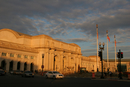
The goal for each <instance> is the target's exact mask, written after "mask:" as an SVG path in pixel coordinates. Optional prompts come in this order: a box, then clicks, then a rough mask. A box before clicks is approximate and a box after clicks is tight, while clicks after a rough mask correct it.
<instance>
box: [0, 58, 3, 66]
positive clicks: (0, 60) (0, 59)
mask: <svg viewBox="0 0 130 87" xmlns="http://www.w3.org/2000/svg"><path fill="white" fill-rule="evenodd" d="M2 60H3V59H2V58H0V67H1V62H2Z"/></svg>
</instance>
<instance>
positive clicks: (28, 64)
mask: <svg viewBox="0 0 130 87" xmlns="http://www.w3.org/2000/svg"><path fill="white" fill-rule="evenodd" d="M27 70H28V71H30V63H27Z"/></svg>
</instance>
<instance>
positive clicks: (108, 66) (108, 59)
mask: <svg viewBox="0 0 130 87" xmlns="http://www.w3.org/2000/svg"><path fill="white" fill-rule="evenodd" d="M106 35H107V71H108V69H109V55H108V30H107V31H106Z"/></svg>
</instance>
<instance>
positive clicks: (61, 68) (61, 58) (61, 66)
mask: <svg viewBox="0 0 130 87" xmlns="http://www.w3.org/2000/svg"><path fill="white" fill-rule="evenodd" d="M60 71H61V72H63V52H60Z"/></svg>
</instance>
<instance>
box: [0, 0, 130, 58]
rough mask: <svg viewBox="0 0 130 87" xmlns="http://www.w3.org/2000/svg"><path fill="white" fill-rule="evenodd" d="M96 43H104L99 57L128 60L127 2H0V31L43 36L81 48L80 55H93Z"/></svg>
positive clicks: (129, 12)
mask: <svg viewBox="0 0 130 87" xmlns="http://www.w3.org/2000/svg"><path fill="white" fill-rule="evenodd" d="M96 24H98V35H99V42H101V43H103V42H104V43H105V46H104V50H103V58H104V59H106V58H107V37H106V31H107V30H108V35H109V37H110V42H108V54H109V59H114V58H115V47H114V46H115V44H114V35H115V36H116V42H117V44H116V46H117V47H116V52H119V49H120V50H121V51H122V52H123V54H124V55H123V56H124V58H123V59H130V0H0V29H3V28H9V29H12V30H15V31H17V32H21V33H25V34H29V35H32V36H34V35H40V34H45V35H49V36H51V37H52V38H53V39H56V40H59V41H63V42H65V43H75V44H77V45H79V46H80V47H81V52H82V56H91V55H96V54H97V33H96Z"/></svg>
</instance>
